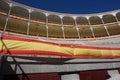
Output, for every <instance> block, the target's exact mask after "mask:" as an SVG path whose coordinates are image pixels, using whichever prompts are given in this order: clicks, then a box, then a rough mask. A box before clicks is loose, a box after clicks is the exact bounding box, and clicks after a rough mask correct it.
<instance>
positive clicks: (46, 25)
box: [45, 13, 49, 40]
mask: <svg viewBox="0 0 120 80" xmlns="http://www.w3.org/2000/svg"><path fill="white" fill-rule="evenodd" d="M45 15H46V24H45V27H46V39H47V40H48V36H49V34H48V14H47V13H46V14H45Z"/></svg>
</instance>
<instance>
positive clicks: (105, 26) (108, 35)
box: [99, 15, 110, 37]
mask: <svg viewBox="0 0 120 80" xmlns="http://www.w3.org/2000/svg"><path fill="white" fill-rule="evenodd" d="M99 17H100V19H101V21H102V24H103V25H104V28H105V30H106V32H107V35H108V36H109V37H110V34H109V31H108V29H107V26H105V22H104V20H103V19H102V15H99Z"/></svg>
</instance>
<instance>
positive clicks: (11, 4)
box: [3, 3, 13, 33]
mask: <svg viewBox="0 0 120 80" xmlns="http://www.w3.org/2000/svg"><path fill="white" fill-rule="evenodd" d="M12 6H13V3H10V4H9V7H10V8H9V11H8V16H7V18H6V22H5V26H4V30H3V33H5V31H6V28H7V24H8V20H9V18H10V13H11V8H12Z"/></svg>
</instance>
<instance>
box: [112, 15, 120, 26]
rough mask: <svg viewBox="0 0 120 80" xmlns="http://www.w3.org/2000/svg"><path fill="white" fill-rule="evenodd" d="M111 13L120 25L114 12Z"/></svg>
mask: <svg viewBox="0 0 120 80" xmlns="http://www.w3.org/2000/svg"><path fill="white" fill-rule="evenodd" d="M112 15H113V16H114V17H115V19H116V21H117V22H118V24H119V25H120V22H119V20H118V18H117V17H116V13H112Z"/></svg>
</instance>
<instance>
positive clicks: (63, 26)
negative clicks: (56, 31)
mask: <svg viewBox="0 0 120 80" xmlns="http://www.w3.org/2000/svg"><path fill="white" fill-rule="evenodd" d="M62 18H63V16H62V15H61V16H60V20H61V25H62V33H63V38H64V39H65V31H64V26H63V20H62Z"/></svg>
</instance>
